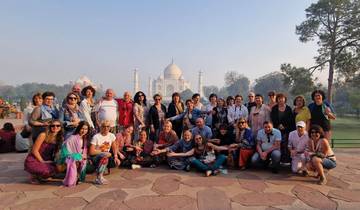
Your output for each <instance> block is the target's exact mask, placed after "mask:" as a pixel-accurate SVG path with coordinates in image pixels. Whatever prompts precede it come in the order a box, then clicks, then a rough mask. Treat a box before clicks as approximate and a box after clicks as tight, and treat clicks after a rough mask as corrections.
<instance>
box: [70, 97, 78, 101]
mask: <svg viewBox="0 0 360 210" xmlns="http://www.w3.org/2000/svg"><path fill="white" fill-rule="evenodd" d="M68 99H70V100H76V99H77V98H76V97H69V98H68Z"/></svg>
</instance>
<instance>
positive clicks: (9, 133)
mask: <svg viewBox="0 0 360 210" xmlns="http://www.w3.org/2000/svg"><path fill="white" fill-rule="evenodd" d="M15 137H16V133H15V128H14V126H13V124H12V123H9V122H7V123H5V124H4V126H3V128H2V129H1V130H0V153H7V152H14V151H15Z"/></svg>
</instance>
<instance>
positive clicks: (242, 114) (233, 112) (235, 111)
mask: <svg viewBox="0 0 360 210" xmlns="http://www.w3.org/2000/svg"><path fill="white" fill-rule="evenodd" d="M242 101H243V97H242V96H241V95H236V96H235V104H234V105H233V106H232V107H229V108H228V115H227V117H228V121H229V124H230V126H232V127H233V128H235V127H236V123H237V120H238V119H240V118H245V119H246V120H247V119H248V116H249V112H248V110H247V108H246V106H244V105H243V104H242Z"/></svg>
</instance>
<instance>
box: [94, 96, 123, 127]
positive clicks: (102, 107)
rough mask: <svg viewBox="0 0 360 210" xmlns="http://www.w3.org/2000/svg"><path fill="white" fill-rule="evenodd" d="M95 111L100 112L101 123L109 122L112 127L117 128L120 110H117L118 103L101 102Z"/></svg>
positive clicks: (113, 101)
mask: <svg viewBox="0 0 360 210" xmlns="http://www.w3.org/2000/svg"><path fill="white" fill-rule="evenodd" d="M95 110H96V111H97V112H98V118H99V120H100V122H101V121H103V120H109V121H110V126H111V127H115V123H116V119H117V111H118V110H117V102H116V101H115V100H114V99H112V100H110V101H108V100H100V101H99V103H98V104H97V106H96V108H95Z"/></svg>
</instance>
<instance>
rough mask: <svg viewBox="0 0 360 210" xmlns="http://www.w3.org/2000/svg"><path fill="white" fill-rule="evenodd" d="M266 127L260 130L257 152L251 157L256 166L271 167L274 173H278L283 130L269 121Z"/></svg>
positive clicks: (257, 139) (265, 124) (265, 123)
mask: <svg viewBox="0 0 360 210" xmlns="http://www.w3.org/2000/svg"><path fill="white" fill-rule="evenodd" d="M263 126H264V128H263V129H261V130H259V132H258V135H257V136H256V141H257V145H256V153H255V154H254V155H253V156H252V157H251V163H252V164H253V165H254V166H260V167H261V166H263V167H267V165H269V163H271V165H270V167H271V170H272V172H273V173H278V171H279V166H280V157H281V152H280V143H281V132H280V131H279V130H278V129H276V128H274V127H273V124H272V123H271V122H269V121H265V122H264V124H263Z"/></svg>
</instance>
